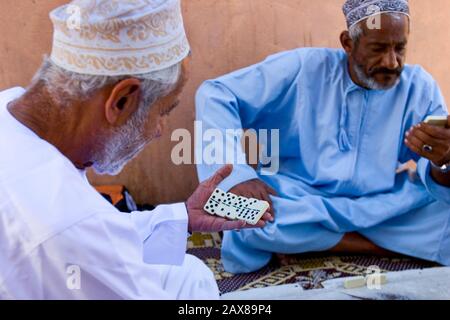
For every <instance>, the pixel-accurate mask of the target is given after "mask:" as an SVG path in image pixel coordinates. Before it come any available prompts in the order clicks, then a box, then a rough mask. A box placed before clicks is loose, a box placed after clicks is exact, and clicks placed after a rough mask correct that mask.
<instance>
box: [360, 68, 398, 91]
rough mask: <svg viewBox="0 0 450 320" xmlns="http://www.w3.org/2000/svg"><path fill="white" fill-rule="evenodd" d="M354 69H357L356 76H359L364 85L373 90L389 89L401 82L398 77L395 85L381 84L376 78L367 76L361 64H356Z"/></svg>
mask: <svg viewBox="0 0 450 320" xmlns="http://www.w3.org/2000/svg"><path fill="white" fill-rule="evenodd" d="M354 70H355V73H356V76H357V77H358V79H359V81H361V82H362V84H363V85H364V87H366V88H368V89H371V90H388V89H391V88H393V87H395V86H396V85H397V84H398V83H399V82H400V78H398V79H397V81H396V82H395V83H394V84H393V85H391V86H383V85H381V84H379V83H378V82H377V81H376V80H375V79H374V78H369V77H368V76H366V74H365V73H364V71H363V69H361V67H360V66H359V65H357V64H355V66H354Z"/></svg>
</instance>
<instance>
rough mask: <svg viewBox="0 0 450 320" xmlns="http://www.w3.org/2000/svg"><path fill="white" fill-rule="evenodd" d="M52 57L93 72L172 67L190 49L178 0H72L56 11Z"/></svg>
mask: <svg viewBox="0 0 450 320" xmlns="http://www.w3.org/2000/svg"><path fill="white" fill-rule="evenodd" d="M50 18H51V20H52V22H53V26H54V34H53V48H52V53H51V59H52V61H53V62H54V63H55V64H56V65H58V66H59V67H61V68H63V69H66V70H69V71H72V72H76V73H81V74H90V75H106V76H120V75H136V74H144V73H149V72H152V71H158V70H162V69H165V68H168V67H171V66H173V65H175V64H177V63H179V62H181V61H182V60H183V59H184V58H186V57H187V56H188V54H189V52H190V47H189V43H188V40H187V38H186V33H185V30H184V25H183V17H182V14H181V3H180V0H74V1H72V2H71V3H70V4H67V5H64V6H62V7H59V8H57V9H55V10H54V11H52V12H51V13H50Z"/></svg>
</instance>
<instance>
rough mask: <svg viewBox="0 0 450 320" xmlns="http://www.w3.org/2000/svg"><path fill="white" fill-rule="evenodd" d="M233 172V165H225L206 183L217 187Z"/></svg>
mask: <svg viewBox="0 0 450 320" xmlns="http://www.w3.org/2000/svg"><path fill="white" fill-rule="evenodd" d="M232 172H233V165H231V164H227V165H226V166H223V167H222V168H220V169H219V170H218V171H217V172H216V173H215V174H214V175H213V176H212V177H211V178H210V180H209V181H208V182H209V183H211V184H212V185H214V186H217V185H219V184H220V183H221V182H222V181H223V180H225V179H226V178H227V177H228V176H229V175H230V174H231V173H232Z"/></svg>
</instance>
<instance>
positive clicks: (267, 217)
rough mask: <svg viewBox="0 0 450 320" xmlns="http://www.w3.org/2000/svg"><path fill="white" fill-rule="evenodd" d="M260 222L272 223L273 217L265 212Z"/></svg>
mask: <svg viewBox="0 0 450 320" xmlns="http://www.w3.org/2000/svg"><path fill="white" fill-rule="evenodd" d="M262 220H264V221H270V222H272V221H273V215H272V214H271V213H269V212H266V213H265V214H264V215H263V217H262Z"/></svg>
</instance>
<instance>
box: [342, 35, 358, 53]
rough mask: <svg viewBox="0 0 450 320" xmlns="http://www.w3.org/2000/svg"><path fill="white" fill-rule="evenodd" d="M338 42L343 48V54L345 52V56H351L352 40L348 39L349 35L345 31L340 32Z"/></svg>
mask: <svg viewBox="0 0 450 320" xmlns="http://www.w3.org/2000/svg"><path fill="white" fill-rule="evenodd" d="M340 40H341V45H342V48H344V50H345V52H347V54H351V53H352V52H353V47H354V45H355V44H354V42H353V40H352V38H351V37H350V33H349V32H348V31H347V30H346V31H342V33H341V36H340Z"/></svg>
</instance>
